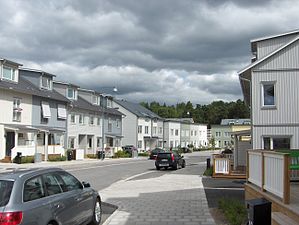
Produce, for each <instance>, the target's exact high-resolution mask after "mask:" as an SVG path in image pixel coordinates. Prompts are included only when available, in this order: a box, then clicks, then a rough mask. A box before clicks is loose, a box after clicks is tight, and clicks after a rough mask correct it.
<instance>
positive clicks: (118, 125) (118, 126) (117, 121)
mask: <svg viewBox="0 0 299 225" xmlns="http://www.w3.org/2000/svg"><path fill="white" fill-rule="evenodd" d="M116 127H117V128H120V120H119V119H116Z"/></svg>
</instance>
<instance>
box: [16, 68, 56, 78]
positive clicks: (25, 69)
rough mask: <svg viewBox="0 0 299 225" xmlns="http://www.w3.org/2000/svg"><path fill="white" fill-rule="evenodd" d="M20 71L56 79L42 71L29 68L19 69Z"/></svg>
mask: <svg viewBox="0 0 299 225" xmlns="http://www.w3.org/2000/svg"><path fill="white" fill-rule="evenodd" d="M19 70H20V71H29V72H35V73H40V74H41V75H47V76H49V77H56V75H54V74H51V73H48V72H45V71H42V70H38V69H30V68H20V69H19Z"/></svg>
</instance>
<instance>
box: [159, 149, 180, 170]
mask: <svg viewBox="0 0 299 225" xmlns="http://www.w3.org/2000/svg"><path fill="white" fill-rule="evenodd" d="M155 166H156V169H157V170H160V169H161V168H165V169H167V168H168V167H171V168H173V169H175V170H177V169H179V168H185V167H186V161H185V159H184V156H182V155H180V154H179V153H178V152H160V153H158V155H157V158H156V161H155Z"/></svg>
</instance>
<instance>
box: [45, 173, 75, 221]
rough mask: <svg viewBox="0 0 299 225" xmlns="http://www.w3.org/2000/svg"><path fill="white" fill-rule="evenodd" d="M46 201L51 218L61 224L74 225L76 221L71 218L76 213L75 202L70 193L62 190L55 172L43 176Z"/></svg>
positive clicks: (61, 183)
mask: <svg viewBox="0 0 299 225" xmlns="http://www.w3.org/2000/svg"><path fill="white" fill-rule="evenodd" d="M43 181H44V186H45V192H46V195H47V197H46V201H47V202H48V204H49V205H50V210H51V212H52V215H53V217H55V219H56V220H58V221H59V223H61V224H65V225H74V224H76V221H75V220H74V218H73V217H72V216H71V215H72V214H73V213H75V212H76V210H77V208H76V202H75V198H74V196H73V194H72V193H70V192H68V191H67V190H66V189H64V186H63V185H64V183H63V180H62V179H61V177H60V176H59V175H58V174H56V173H55V172H51V173H47V174H44V175H43Z"/></svg>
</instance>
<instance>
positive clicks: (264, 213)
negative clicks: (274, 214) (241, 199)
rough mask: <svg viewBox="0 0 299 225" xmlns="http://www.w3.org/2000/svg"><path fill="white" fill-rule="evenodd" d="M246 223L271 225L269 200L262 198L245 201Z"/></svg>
mask: <svg viewBox="0 0 299 225" xmlns="http://www.w3.org/2000/svg"><path fill="white" fill-rule="evenodd" d="M247 210H248V224H250V225H259V224H263V225H271V202H270V201H268V200H267V199H264V198H258V199H252V200H248V201H247Z"/></svg>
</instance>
